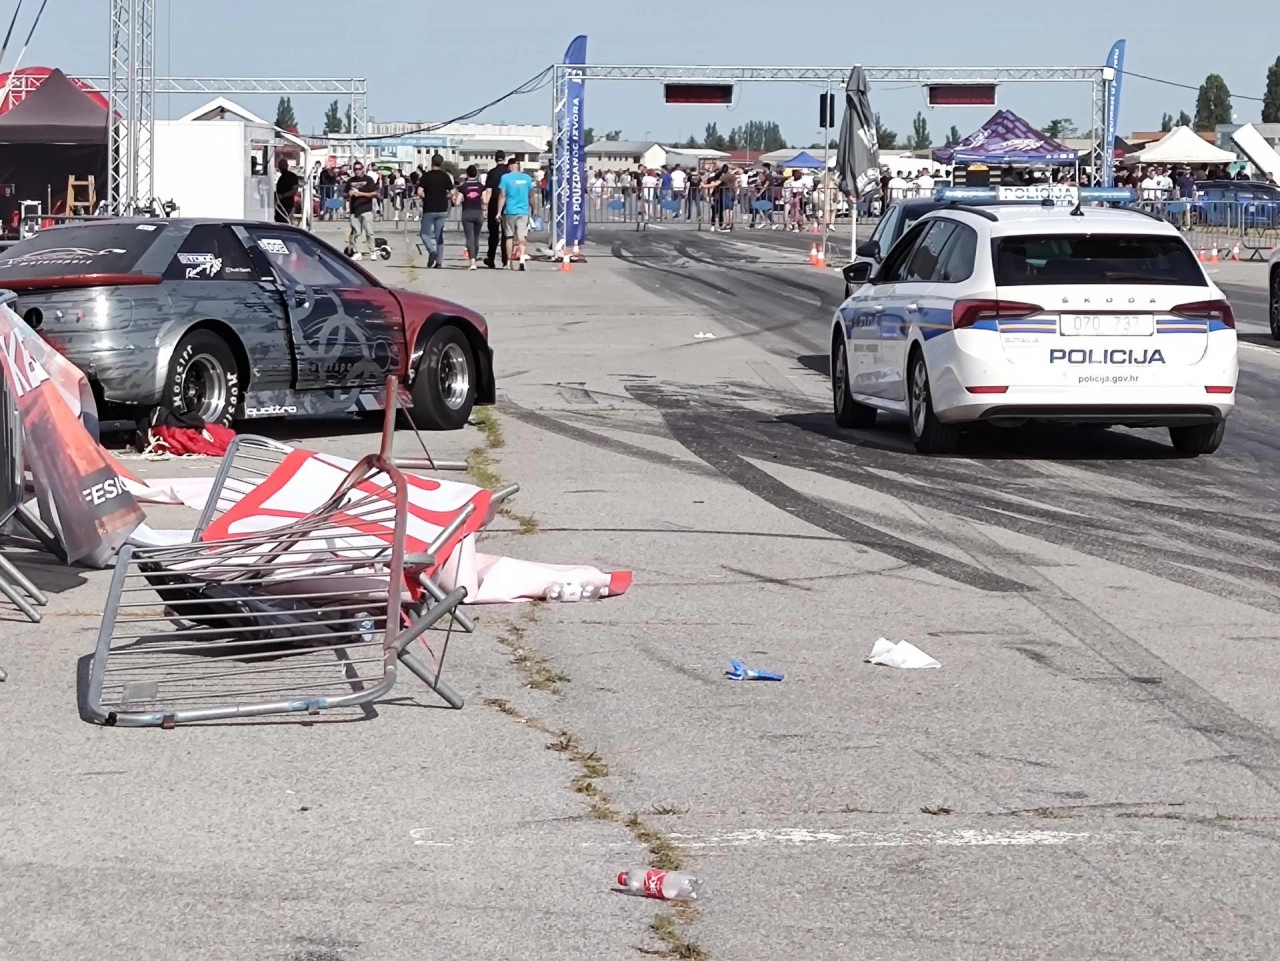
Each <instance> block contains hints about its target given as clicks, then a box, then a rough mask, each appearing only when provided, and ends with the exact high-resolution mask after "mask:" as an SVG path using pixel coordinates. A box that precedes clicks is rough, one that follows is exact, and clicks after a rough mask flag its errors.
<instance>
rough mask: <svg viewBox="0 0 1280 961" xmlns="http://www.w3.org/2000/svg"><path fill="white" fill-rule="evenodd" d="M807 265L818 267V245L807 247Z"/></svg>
mask: <svg viewBox="0 0 1280 961" xmlns="http://www.w3.org/2000/svg"><path fill="white" fill-rule="evenodd" d="M809 263H811V264H812V265H813V266H815V267H816V266H818V245H817V244H810V245H809Z"/></svg>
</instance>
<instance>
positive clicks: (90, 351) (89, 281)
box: [0, 219, 495, 430]
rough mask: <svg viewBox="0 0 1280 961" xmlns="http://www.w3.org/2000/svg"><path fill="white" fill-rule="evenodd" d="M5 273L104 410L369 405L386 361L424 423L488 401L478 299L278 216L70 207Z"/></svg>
mask: <svg viewBox="0 0 1280 961" xmlns="http://www.w3.org/2000/svg"><path fill="white" fill-rule="evenodd" d="M3 289H8V290H13V291H15V292H16V293H17V294H18V302H17V305H16V306H15V307H14V309H15V310H16V312H17V313H18V314H19V315H20V316H21V317H22V318H23V319H24V320H25V321H26V322H27V323H28V324H29V325H30V326H31V327H32V328H34V329H35V330H37V331H39V332H40V334H41V335H42V336H43V337H44V338H45V340H46V341H48V342H49V343H50V344H51V345H52V346H53V347H54V348H56V349H57V350H58V351H60V352H61V353H62V354H63V355H64V356H66V357H67V358H68V359H69V360H71V361H72V362H73V363H75V364H76V365H77V366H78V367H80V369H81V370H83V371H84V372H85V375H86V376H87V377H88V379H89V382H90V385H91V386H92V388H93V390H94V394H95V399H96V400H97V401H98V404H99V408H100V411H101V412H102V419H103V420H104V421H109V420H112V419H113V418H121V419H123V420H142V419H144V418H145V417H146V416H147V414H148V413H149V412H150V411H151V410H152V409H154V408H156V407H160V406H164V407H168V408H170V409H172V410H173V411H175V412H176V413H179V414H196V415H198V416H199V417H201V418H203V419H204V420H205V421H206V422H207V423H213V424H224V425H226V424H230V423H232V422H233V421H236V420H241V419H251V418H257V417H276V416H281V415H289V414H341V413H347V412H362V411H373V410H380V409H382V408H383V406H384V405H383V401H384V398H383V396H382V395H383V393H384V385H385V382H386V378H387V376H388V375H389V374H396V375H398V376H399V377H401V378H402V379H403V380H402V382H403V383H404V384H405V385H406V388H407V391H408V392H409V396H410V397H411V400H412V416H413V419H414V422H415V423H416V424H417V425H418V426H420V427H423V428H426V429H432V430H453V429H457V428H459V427H462V426H463V425H464V424H465V423H466V422H467V420H468V418H469V417H470V415H471V410H472V407H473V405H474V404H477V403H479V404H491V403H493V402H494V395H495V385H494V376H493V353H492V351H491V350H490V347H489V343H488V325H487V324H486V322H485V319H484V318H483V317H482V316H481V315H480V314H478V313H476V312H475V311H473V310H470V309H469V308H467V307H463V306H461V305H459V304H454V303H450V302H449V301H446V300H441V299H438V298H435V297H428V296H425V295H423V294H417V293H412V292H410V291H406V290H398V289H394V288H390V287H387V286H385V285H383V284H382V283H381V282H380V281H379V280H378V279H377V278H376V277H374V276H373V275H372V274H370V273H368V272H366V271H365V270H364V269H362V268H361V266H360V265H359V264H355V263H352V262H351V261H350V260H349V259H347V258H346V257H344V256H343V255H342V254H341V253H340V252H338V251H337V250H335V249H334V248H332V247H330V246H329V245H328V244H326V243H325V242H324V241H322V240H320V239H319V238H318V237H316V236H315V235H313V234H310V233H308V232H306V231H304V230H301V229H299V228H296V227H292V226H289V225H285V224H267V223H260V222H252V221H238V222H227V221H214V220H197V219H172V220H163V219H160V220H136V219H129V220H88V221H78V222H75V223H72V224H67V225H65V226H61V227H52V228H49V229H46V230H42V231H40V232H39V233H38V234H36V235H35V236H34V237H31V238H29V239H27V240H24V241H22V242H20V243H18V244H15V245H14V246H12V247H10V248H9V249H7V250H5V251H3V252H0V290H3Z"/></svg>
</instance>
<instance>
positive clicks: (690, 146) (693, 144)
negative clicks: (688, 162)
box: [684, 136, 698, 150]
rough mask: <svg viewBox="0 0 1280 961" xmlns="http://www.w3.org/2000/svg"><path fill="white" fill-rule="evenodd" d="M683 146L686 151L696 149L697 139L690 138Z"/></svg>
mask: <svg viewBox="0 0 1280 961" xmlns="http://www.w3.org/2000/svg"><path fill="white" fill-rule="evenodd" d="M684 146H685V149H686V150H696V149H698V138H697V137H693V136H690V137H689V139H688V140H686V141H685V142H684Z"/></svg>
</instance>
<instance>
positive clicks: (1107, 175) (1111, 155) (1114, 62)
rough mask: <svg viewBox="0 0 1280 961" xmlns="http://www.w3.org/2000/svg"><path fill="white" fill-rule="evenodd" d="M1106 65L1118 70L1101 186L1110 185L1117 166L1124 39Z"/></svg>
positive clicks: (1110, 98)
mask: <svg viewBox="0 0 1280 961" xmlns="http://www.w3.org/2000/svg"><path fill="white" fill-rule="evenodd" d="M1105 65H1106V66H1108V67H1110V68H1111V69H1113V70H1114V71H1115V72H1116V75H1115V77H1114V79H1112V81H1111V89H1110V91H1109V92H1108V94H1107V104H1106V109H1105V111H1104V112H1105V113H1106V121H1107V122H1106V128H1107V129H1106V131H1105V132H1104V134H1103V144H1102V171H1101V173H1102V183H1100V184H1099V186H1100V187H1110V186H1111V185H1112V176H1113V174H1114V172H1115V166H1116V134H1117V132H1118V130H1119V127H1120V81H1121V80H1123V79H1124V41H1123V40H1117V41H1116V42H1115V43H1114V44H1112V46H1111V52H1110V53H1109V54H1107V62H1106V64H1105Z"/></svg>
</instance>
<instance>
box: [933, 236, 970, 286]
mask: <svg viewBox="0 0 1280 961" xmlns="http://www.w3.org/2000/svg"><path fill="white" fill-rule="evenodd" d="M977 256H978V232H977V231H976V230H974V229H973V228H972V227H966V226H965V225H964V224H956V229H955V231H954V232H953V233H952V234H951V239H950V240H949V241H947V247H946V249H945V250H943V252H942V259H941V260H940V261H938V269H937V270H936V271H934V276H933V279H934V280H935V281H936V282H938V283H941V284H958V283H960V282H961V281H965V280H968V279H969V278H970V277H972V276H973V262H974V260H975V259H977Z"/></svg>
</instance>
